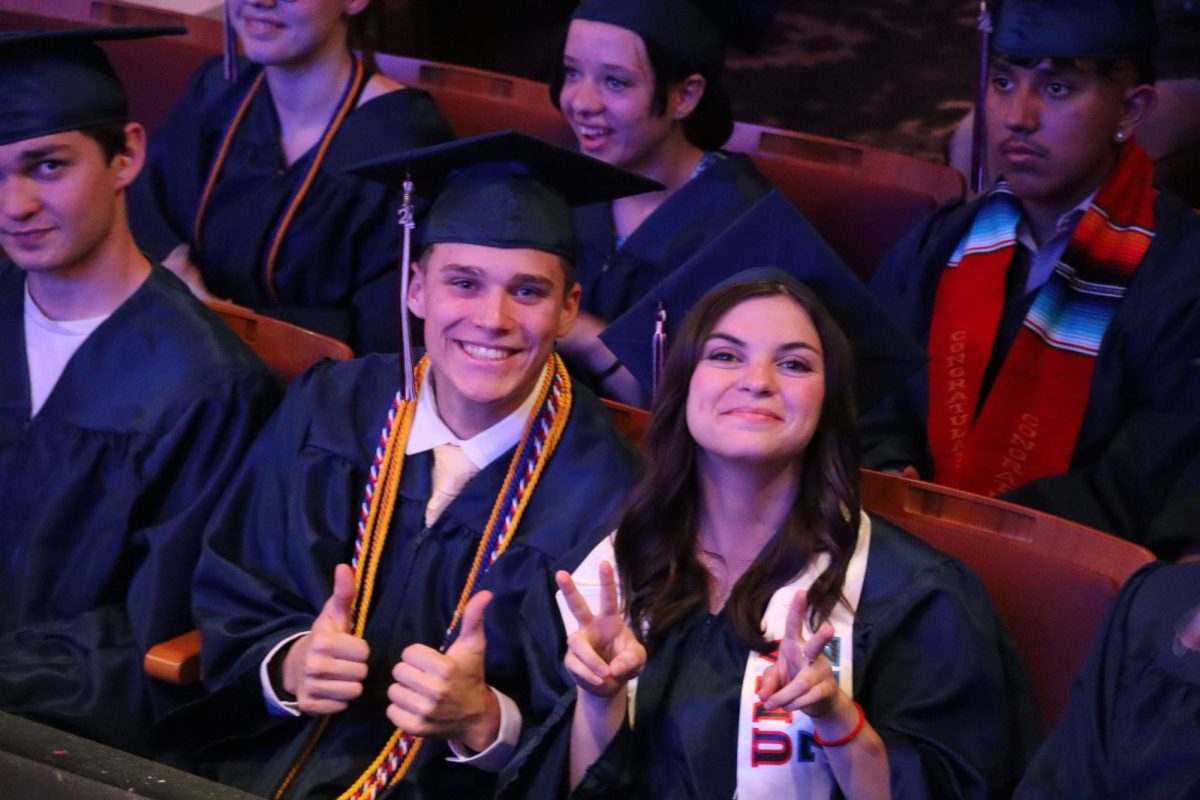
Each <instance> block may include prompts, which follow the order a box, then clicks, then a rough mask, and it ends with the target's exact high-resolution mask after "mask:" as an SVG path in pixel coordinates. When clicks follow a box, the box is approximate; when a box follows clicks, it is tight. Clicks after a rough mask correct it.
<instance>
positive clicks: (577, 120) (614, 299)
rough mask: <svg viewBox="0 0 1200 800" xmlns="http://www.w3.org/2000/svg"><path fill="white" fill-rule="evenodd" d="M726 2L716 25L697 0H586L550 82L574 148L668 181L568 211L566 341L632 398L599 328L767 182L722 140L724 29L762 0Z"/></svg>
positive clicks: (746, 19)
mask: <svg viewBox="0 0 1200 800" xmlns="http://www.w3.org/2000/svg"><path fill="white" fill-rule="evenodd" d="M710 5H711V4H710ZM726 5H727V6H729V7H730V8H729V10H728V11H727V12H726V13H731V14H733V16H734V19H725V20H722V22H723V26H722V28H718V24H717V20H715V19H713V18H710V17H709V16H708V14H707V13H706V12H705V11H702V10H701V8H700V7H699V5H697V3H695V2H694V0H663V1H660V2H654V3H648V2H645V0H585V1H584V2H582V3H580V5H579V8H578V9H577V10H576V11H575V13H574V15H573V17H572V22H571V25H570V28H569V30H568V33H567V38H566V42H565V45H564V49H563V54H562V63H561V66H560V68H559V70H558V74H557V75H556V77H555V79H554V81H553V83H552V85H551V91H550V94H551V98H552V100H553V101H554V103H555V105H557V106H558V107H559V108H561V109H562V112H563V116H564V117H566V119H567V122H569V123H570V125H571V128H572V129H573V130H574V131H575V135H576V137H577V138H578V140H579V149H580V151H581V152H583V153H586V154H588V155H591V156H595V157H596V158H599V159H601V160H603V161H607V162H608V163H610V164H614V165H616V166H618V167H622V168H624V169H628V170H631V171H633V172H636V173H638V174H639V175H643V176H645V177H647V178H651V179H653V180H656V181H658V182H659V183H661V184H663V186H664V187H665V188H663V189H662V190H660V191H657V192H648V193H646V194H641V195H636V196H633V197H626V198H621V199H619V200H615V201H612V202H605V203H597V204H595V205H591V206H586V207H584V208H581V209H579V210H578V211H576V212H575V226H576V231H577V233H578V236H579V259H578V262H577V268H578V270H579V281H580V284H581V285H582V286H583V300H582V305H581V309H582V313H581V314H580V320H579V323H578V324H576V326H575V328H574V329H573V330H572V331H571V333H570V334H569V335H568V336H567V337H566V339H565V340H564V341H563V343H562V348H563V351H564V352H565V353H566V354H568V355H569V356H570V357H571V365H572V367H573V368H578V369H580V370H582V372H583V374H584V375H586V376H588V379H589V381H592V382H593V383H595V384H597V385H598V386H599V387H600V388H601V390H602V391H604V392H605V393H606V394H610V395H612V396H614V397H617V398H619V399H621V400H625V401H626V402H631V403H635V404H637V405H645V398H644V397H643V396H641V395H640V394H639V392H638V391H637V385H636V384H635V383H633V382H632V381H631V380H630V378H629V376H628V375H627V374H626V373H625V372H624V371H622V370H621V368H620V362H619V361H617V360H616V359H615V358H614V357H613V355H612V354H611V353H609V352H608V351H607V350H606V349H605V348H604V346H603V345H602V344H600V342H599V341H598V340H597V338H596V337H597V336H598V335H599V333H600V332H601V331H602V330H604V327H605V325H606V324H607V323H609V322H611V321H612V320H614V319H616V318H617V317H619V316H620V315H621V314H623V313H624V312H625V311H627V310H628V309H629V307H630V306H632V305H633V304H634V303H635V302H636V301H638V300H639V299H641V298H642V297H643V296H645V295H647V294H649V293H650V292H651V291H652V290H654V288H655V287H656V286H657V285H658V284H659V283H660V282H661V281H662V280H663V279H664V278H666V277H667V276H668V275H669V274H671V272H673V271H674V270H675V269H676V268H677V267H679V266H680V265H681V264H683V262H684V261H686V260H687V259H688V258H690V257H691V256H692V255H693V254H695V252H696V251H697V250H699V249H700V248H701V246H702V245H703V244H704V243H705V242H707V241H709V240H710V239H712V238H713V237H714V236H716V235H717V234H719V233H720V232H721V231H722V230H724V229H725V228H726V227H728V226H729V225H730V224H731V223H732V222H733V221H734V220H736V219H737V218H738V217H739V216H741V214H742V213H743V212H744V211H746V210H747V209H749V208H750V206H752V205H754V203H755V201H757V200H758V199H759V198H761V197H762V196H763V195H765V194H766V193H767V192H768V191H770V188H771V187H770V184H769V183H768V182H767V180H766V178H764V177H763V176H762V175H761V174H759V172H758V170H757V169H756V168H755V166H754V164H753V163H752V162H751V161H750V159H749V158H748V157H747V156H745V155H741V154H733V153H723V152H721V151H720V150H719V149H718V148H720V146H721V145H722V144H724V143H725V141H726V140H727V139H728V138H729V135H730V133H731V132H732V131H733V111H732V108H731V106H730V102H729V97H728V95H727V94H726V93H725V90H724V87H722V86H721V83H720V76H721V71H722V69H723V68H724V65H725V41H724V39H723V36H724V35H732V34H730V33H729V31H730V30H731V26H732V25H734V23H740V24H741V25H742V26H743V27H749V28H753V29H754V30H758V31H761V29H763V28H765V26H766V23H767V22H768V21H769V17H770V11H769V9H768V11H767V12H766V14H765V17H766V19H758V20H754V19H752V18H753V17H754V15H755V14H760V15H761V14H762V13H763V12H762V11H761V10H760V8H759V6H761V5H763V4H755V3H747V4H745V7H744V8H743V7H742V6H738V7H737V9H734V8H733V6H735V4H726ZM766 5H767V6H770V5H771V4H770V3H767V4H766ZM710 10H712V9H711V8H710ZM722 30H724V31H725V33H724V34H723V33H722ZM754 30H748V31H747V33H746V36H749V37H752V36H753V33H754ZM746 36H743V37H738V38H739V39H741V40H744V39H745V38H746Z"/></svg>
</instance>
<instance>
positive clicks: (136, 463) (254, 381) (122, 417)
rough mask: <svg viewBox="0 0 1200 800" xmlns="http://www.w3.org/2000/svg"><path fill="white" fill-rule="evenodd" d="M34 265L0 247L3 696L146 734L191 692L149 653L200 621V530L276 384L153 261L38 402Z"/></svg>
mask: <svg viewBox="0 0 1200 800" xmlns="http://www.w3.org/2000/svg"><path fill="white" fill-rule="evenodd" d="M24 280H25V276H24V273H22V272H21V271H19V270H17V269H16V268H15V267H13V266H12V265H11V264H10V263H7V262H5V263H4V264H0V330H2V333H0V354H2V355H0V364H2V365H3V368H2V369H0V709H4V710H6V711H12V712H15V713H18V714H21V715H24V716H28V717H31V718H33V719H37V720H39V721H41V722H45V723H48V724H51V725H55V726H58V727H62V728H65V729H68V730H70V731H72V732H74V733H79V734H82V735H84V736H88V737H91V738H94V739H97V740H99V741H102V742H105V743H107V744H111V745H114V746H118V747H122V748H125V749H128V750H135V751H137V750H143V749H144V747H145V741H144V736H145V733H146V730H147V729H148V727H149V725H150V722H151V718H152V717H153V716H154V715H155V714H156V713H159V712H162V711H164V710H165V708H166V707H167V706H168V705H170V704H171V703H172V702H174V701H175V700H177V699H178V698H176V697H175V696H173V695H171V694H169V693H168V690H167V689H166V688H165V687H163V686H161V685H157V684H154V685H152V684H150V683H149V682H148V681H147V680H146V679H145V677H144V676H143V674H142V657H143V655H144V654H145V652H146V650H147V649H148V648H149V647H150V646H151V645H152V644H155V643H156V642H160V641H162V640H164V639H168V638H171V637H173V636H178V635H179V634H181V633H184V632H185V631H187V630H189V629H190V628H191V627H192V620H191V614H190V605H191V603H190V600H191V596H190V595H191V593H190V591H189V583H190V580H191V575H192V570H193V568H194V566H195V563H196V559H197V558H198V556H199V552H200V538H201V532H202V531H203V528H204V525H205V523H206V522H207V521H208V518H209V516H210V514H211V512H212V510H213V509H214V507H215V506H216V504H217V500H218V499H219V497H220V495H221V492H222V491H223V489H224V488H225V486H226V484H227V482H228V480H229V478H230V477H231V476H232V475H233V474H234V472H235V470H236V468H237V467H238V466H239V465H240V462H241V459H242V456H243V455H244V453H245V451H246V449H247V447H248V446H249V444H250V441H251V440H252V438H253V436H254V434H255V433H256V432H257V430H258V428H259V427H260V425H261V424H262V423H263V422H264V421H265V420H266V418H267V416H268V414H269V413H270V411H271V409H272V408H273V407H274V405H275V403H276V402H277V401H278V398H279V394H280V391H279V387H278V385H277V382H276V378H275V377H274V376H273V375H272V374H271V373H270V372H269V371H268V369H267V368H266V367H265V366H264V365H263V364H262V363H261V362H260V361H259V360H258V358H257V357H256V356H255V355H254V354H253V353H252V352H251V351H250V350H249V348H247V347H246V346H245V345H244V344H243V343H242V342H241V340H240V339H238V338H237V336H235V335H234V333H233V332H232V331H231V330H229V328H228V327H227V326H225V325H224V324H223V323H222V322H221V321H220V320H219V319H217V318H216V317H215V316H213V315H212V314H211V313H209V312H208V310H207V309H205V308H203V306H201V304H200V303H199V302H198V301H197V300H196V299H195V298H193V297H192V296H191V294H190V293H189V292H188V290H187V288H186V287H185V286H184V285H183V284H182V283H180V282H179V281H178V280H177V279H176V278H175V277H174V276H173V275H171V274H170V273H169V272H167V271H166V270H165V269H163V268H162V267H157V266H156V267H155V268H154V270H153V271H152V273H151V275H150V277H149V278H147V279H146V281H145V283H143V284H142V286H141V287H140V288H139V289H138V290H137V291H136V292H135V293H134V294H133V295H132V296H131V297H130V298H129V299H128V300H126V301H125V302H124V303H123V304H122V305H121V306H120V307H119V308H117V310H116V311H114V312H113V313H112V315H111V316H110V317H109V318H108V319H107V320H106V321H105V322H103V323H102V324H101V325H100V326H99V327H98V328H96V330H95V331H94V332H93V333H92V334H91V335H90V336H89V337H88V338H87V340H86V341H84V343H83V345H82V346H81V347H80V348H79V350H78V351H76V353H75V355H74V356H73V357H72V358H71V360H70V361H69V362H68V363H67V366H66V369H65V370H64V371H63V373H62V376H61V377H60V378H59V380H58V383H57V384H56V385H55V387H54V389H53V391H52V392H51V393H50V395H49V397H48V398H47V400H46V402H45V405H44V406H43V407H42V408H41V410H40V411H39V412H38V414H37V416H35V417H34V418H33V419H32V420H31V419H30V398H29V368H28V365H27V362H26V353H25V335H24V327H23V317H24V309H23V303H24Z"/></svg>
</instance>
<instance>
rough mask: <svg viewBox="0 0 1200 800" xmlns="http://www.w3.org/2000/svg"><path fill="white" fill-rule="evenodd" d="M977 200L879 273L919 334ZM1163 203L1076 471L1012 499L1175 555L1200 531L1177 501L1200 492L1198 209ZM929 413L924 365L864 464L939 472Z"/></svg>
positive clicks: (1091, 407) (929, 229)
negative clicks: (1179, 511)
mask: <svg viewBox="0 0 1200 800" xmlns="http://www.w3.org/2000/svg"><path fill="white" fill-rule="evenodd" d="M979 205H980V201H976V202H974V203H970V204H966V205H963V204H951V205H947V206H944V207H943V208H941V209H939V210H938V211H937V212H935V213H934V215H933V216H932V217H930V219H929V220H927V221H926V223H925V224H924V225H922V226H920V227H919V228H918V229H917V230H915V231H913V232H912V233H911V234H910V235H909V236H908V237H907V238H906V239H905V240H904V241H902V242H901V243H900V244H899V245H897V247H896V248H895V249H894V250H893V251H892V253H891V254H889V256H888V258H887V260H886V261H885V262H884V263H883V264H882V265H881V266H880V268H879V270H878V272H876V274H875V276H874V277H873V278H872V280H871V284H870V286H871V289H872V291H874V292H875V293H876V295H877V296H878V297H879V298H880V300H881V301H882V302H884V303H885V304H887V305H888V307H889V308H891V309H892V310H893V311H894V312H895V314H896V319H897V321H899V322H900V324H901V325H903V326H904V327H905V328H906V329H907V330H908V331H909V333H911V334H912V335H913V338H914V339H915V340H916V341H918V342H921V343H923V344H924V343H928V341H929V328H930V322H931V321H932V318H933V307H934V300H935V297H936V294H937V287H938V283H939V281H940V280H941V276H942V273H943V271H944V269H945V265H946V261H947V260H949V258H950V255H951V253H952V252H953V251H954V248H955V247H956V246H957V245H958V242H959V241H960V240H961V239H962V237H963V236H965V235H966V232H967V231H968V230H969V229H970V226H971V223H972V221H973V220H974V217H975V214H976V212H977V211H978V208H979ZM1155 213H1156V221H1157V235H1156V236H1155V238H1154V242H1153V244H1151V246H1150V249H1149V250H1148V251H1147V252H1146V256H1145V258H1143V260H1142V264H1141V266H1140V267H1139V268H1138V271H1137V273H1136V275H1135V276H1134V279H1133V282H1132V283H1131V284H1130V286H1129V288H1128V291H1127V292H1126V294H1125V297H1124V299H1123V300H1122V301H1121V303H1120V305H1119V306H1118V307H1117V312H1116V315H1115V316H1114V317H1113V320H1112V322H1111V324H1110V325H1109V328H1108V331H1107V333H1106V334H1105V336H1104V340H1103V342H1102V343H1101V347H1100V353H1099V355H1098V357H1097V359H1096V366H1095V370H1094V372H1093V375H1092V383H1091V387H1090V393H1089V396H1088V403H1087V407H1086V409H1085V412H1084V417H1083V425H1082V427H1081V429H1080V431H1079V437H1078V439H1077V440H1076V442H1075V449H1074V451H1073V453H1072V456H1071V466H1070V470H1069V471H1068V472H1066V473H1064V474H1063V475H1058V476H1053V477H1049V478H1043V479H1040V480H1036V481H1032V482H1030V483H1027V484H1025V485H1024V486H1020V487H1017V488H1016V489H1015V490H1013V491H1012V492H1010V493H1008V494H1007V495H1005V499H1007V500H1012V501H1013V502H1017V503H1021V504H1023V505H1027V506H1031V507H1033V508H1038V509H1041V510H1043V511H1048V512H1050V513H1052V514H1056V515H1058V516H1061V517H1066V518H1068V519H1073V520H1076V521H1078V522H1081V523H1083V524H1084V525H1088V526H1091V527H1093V528H1098V529H1100V530H1104V531H1108V532H1109V533H1113V534H1116V535H1118V536H1121V537H1123V538H1126V539H1130V540H1132V541H1136V542H1138V543H1140V544H1144V545H1146V546H1147V547H1149V548H1151V549H1152V550H1154V551H1155V552H1156V553H1157V554H1158V555H1160V556H1161V557H1173V556H1174V555H1175V554H1176V553H1177V552H1178V551H1179V549H1180V548H1181V547H1182V546H1184V545H1185V544H1187V543H1188V542H1189V541H1190V542H1195V541H1196V540H1197V538H1200V529H1198V528H1197V527H1196V526H1195V525H1181V524H1178V522H1179V520H1178V518H1177V517H1171V516H1170V515H1169V514H1168V511H1167V507H1168V505H1170V504H1171V503H1172V502H1173V501H1172V500H1171V496H1172V493H1174V494H1175V495H1180V494H1183V495H1194V494H1196V493H1197V492H1200V483H1198V482H1197V480H1200V469H1195V468H1194V469H1192V471H1191V474H1190V477H1189V476H1188V474H1187V473H1186V472H1185V467H1186V465H1187V464H1188V463H1189V461H1192V460H1193V459H1194V457H1195V454H1196V453H1197V452H1200V366H1198V365H1200V282H1198V281H1197V280H1196V274H1197V272H1196V267H1197V263H1198V261H1197V256H1196V254H1197V253H1200V219H1198V218H1197V217H1196V215H1195V214H1194V213H1193V212H1192V210H1191V209H1189V208H1187V207H1186V206H1184V205H1183V204H1182V202H1180V201H1179V200H1178V199H1177V198H1176V197H1174V196H1173V195H1170V194H1168V193H1165V192H1164V193H1162V194H1160V195H1159V197H1158V200H1157V201H1156V203H1155ZM1011 302H1018V303H1022V304H1024V303H1026V302H1027V300H1026V298H1023V297H1021V298H1016V299H1014V300H1012V301H1011ZM928 414H929V373H928V370H925V369H922V370H921V371H919V372H917V373H916V374H914V375H913V377H912V378H910V379H909V380H908V382H907V383H906V384H905V386H904V387H902V388H901V389H899V390H897V391H896V392H894V393H893V394H892V395H891V396H890V397H889V398H887V399H885V400H884V402H883V403H881V404H880V405H878V406H876V407H875V408H874V409H871V410H870V411H868V413H867V414H865V415H864V416H863V420H862V438H863V466H865V467H870V468H876V469H878V468H883V467H886V466H896V465H903V464H913V465H915V466H916V467H917V469H918V470H919V471H920V472H921V474H922V475H926V476H928V475H931V474H932V463H931V458H930V455H929V447H928V443H927V439H926V427H925V425H926V420H927V418H928ZM1183 480H1187V481H1190V482H1191V485H1190V486H1183V485H1181V483H1180V482H1181V481H1183Z"/></svg>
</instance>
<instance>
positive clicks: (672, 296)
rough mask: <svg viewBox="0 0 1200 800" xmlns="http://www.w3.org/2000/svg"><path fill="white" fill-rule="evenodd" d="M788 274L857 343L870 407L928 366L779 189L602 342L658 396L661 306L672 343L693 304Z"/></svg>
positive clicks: (860, 393)
mask: <svg viewBox="0 0 1200 800" xmlns="http://www.w3.org/2000/svg"><path fill="white" fill-rule="evenodd" d="M763 268H766V269H763ZM781 271H782V273H786V274H787V275H790V276H791V278H792V279H795V280H798V281H800V282H801V283H803V284H805V285H806V286H808V288H809V289H811V290H812V291H813V292H814V293H816V295H817V296H818V297H820V298H821V302H822V303H824V304H825V307H826V308H828V309H829V312H830V313H831V314H832V315H833V317H834V319H836V320H837V322H838V325H839V326H841V328H842V331H843V332H844V333H845V334H846V338H847V339H849V340H850V344H851V346H852V347H853V349H854V356H855V362H856V366H857V383H856V389H857V392H856V394H857V397H858V401H859V404H860V406H861V407H862V408H869V407H870V406H872V405H874V404H875V403H876V402H878V401H879V400H881V399H883V397H884V395H886V394H887V393H888V392H889V391H890V390H892V389H893V388H895V387H897V386H899V385H900V384H901V383H902V382H903V381H904V379H905V378H907V377H908V376H909V375H911V374H912V373H913V372H915V371H916V370H917V369H919V368H920V367H921V366H922V365H924V364H925V362H926V361H928V358H927V356H926V353H925V351H924V349H923V348H921V347H920V346H919V345H917V343H916V342H914V341H913V340H912V339H911V338H910V337H909V335H908V334H907V333H906V332H905V331H904V330H903V329H902V328H901V327H900V326H899V325H898V324H897V323H896V322H894V321H893V320H892V316H891V314H890V313H888V311H887V310H886V309H885V308H884V307H883V306H882V305H881V304H880V303H879V301H878V300H876V299H875V297H874V296H873V295H872V294H871V293H870V292H869V291H868V290H867V287H866V286H864V285H863V284H862V282H861V281H860V280H859V279H858V277H857V276H856V275H855V274H854V273H853V272H851V270H850V268H849V267H847V266H846V265H845V264H844V263H843V262H842V260H841V259H840V258H838V256H837V255H836V254H835V253H834V252H833V251H832V250H830V249H829V245H827V244H825V242H824V240H823V239H821V236H820V234H818V233H817V232H816V231H815V230H814V229H813V227H812V226H811V225H810V224H809V223H808V221H807V220H806V219H804V217H802V216H801V215H800V213H799V212H798V211H796V209H795V207H794V206H793V205H792V204H791V203H790V202H789V201H788V199H787V198H786V197H785V196H784V195H783V194H782V193H781V192H780V191H779V190H778V189H776V190H774V191H772V192H771V193H770V194H768V195H767V196H766V197H764V198H763V199H761V200H759V201H758V202H757V203H755V204H754V206H752V207H751V208H750V209H749V210H748V211H746V213H744V214H742V216H741V217H739V218H738V220H737V221H736V222H734V223H733V225H731V226H729V227H728V228H726V229H725V231H723V232H722V233H721V235H720V236H718V237H717V238H716V239H714V240H712V241H711V242H709V243H708V244H707V245H705V247H704V248H703V249H701V250H700V251H699V252H698V253H696V255H694V256H692V258H690V259H688V260H687V261H686V262H685V263H684V264H683V265H682V266H681V267H679V268H678V269H677V270H675V271H674V272H673V273H671V274H670V275H669V276H668V277H667V279H666V280H665V281H663V283H662V285H661V287H660V289H659V291H658V292H655V293H652V294H649V295H647V296H645V297H643V298H642V299H641V300H639V301H638V302H637V303H636V304H634V306H633V307H632V308H630V309H629V310H628V311H626V312H625V313H624V314H622V315H621V316H620V317H619V318H618V319H617V320H616V321H614V322H613V323H612V324H611V325H609V326H608V329H607V330H605V331H604V332H603V333H601V334H600V338H601V340H602V341H603V342H604V343H605V344H606V345H607V346H608V349H609V350H611V351H612V352H613V354H614V355H616V356H617V358H619V359H620V360H621V363H622V364H624V365H625V367H626V368H628V369H629V371H630V372H631V373H633V376H634V377H635V378H637V379H638V382H639V383H641V384H642V386H643V387H644V388H645V389H646V390H647V391H653V390H654V388H656V387H655V383H656V378H655V375H654V371H655V364H654V361H655V358H656V356H657V354H656V353H655V347H654V345H653V342H654V337H655V326H656V321H657V319H658V315H659V310H660V303H661V306H662V310H664V311H665V312H666V323H665V326H666V327H667V328H668V330H667V331H666V332H667V334H668V338H669V334H670V330H671V329H673V330H679V328H680V326H681V325H682V323H683V319H684V317H686V316H687V314H688V312H689V311H690V310H691V308H692V306H694V305H695V304H696V303H697V302H699V300H700V299H701V298H702V297H704V296H705V295H707V294H708V293H709V292H711V291H712V290H714V289H716V288H719V287H722V286H725V285H727V284H729V283H734V282H740V281H743V280H761V279H764V278H765V279H771V278H773V277H776V276H778V275H779V274H780V272H781Z"/></svg>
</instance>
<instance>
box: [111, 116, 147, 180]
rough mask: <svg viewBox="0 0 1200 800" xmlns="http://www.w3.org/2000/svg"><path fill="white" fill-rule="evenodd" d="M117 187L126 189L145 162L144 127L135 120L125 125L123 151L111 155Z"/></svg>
mask: <svg viewBox="0 0 1200 800" xmlns="http://www.w3.org/2000/svg"><path fill="white" fill-rule="evenodd" d="M112 164H113V166H114V167H115V168H116V170H117V173H116V174H117V188H118V189H126V188H128V187H129V184H131V183H133V181H134V179H136V178H137V176H138V174H139V173H141V171H142V167H143V166H145V164H146V129H145V128H143V127H142V126H141V125H140V124H138V123H136V122H130V123H127V124H126V125H125V151H124V152H121V153H117V154H116V155H115V156H113V160H112Z"/></svg>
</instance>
